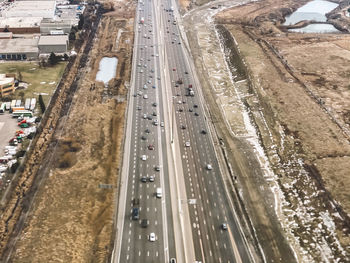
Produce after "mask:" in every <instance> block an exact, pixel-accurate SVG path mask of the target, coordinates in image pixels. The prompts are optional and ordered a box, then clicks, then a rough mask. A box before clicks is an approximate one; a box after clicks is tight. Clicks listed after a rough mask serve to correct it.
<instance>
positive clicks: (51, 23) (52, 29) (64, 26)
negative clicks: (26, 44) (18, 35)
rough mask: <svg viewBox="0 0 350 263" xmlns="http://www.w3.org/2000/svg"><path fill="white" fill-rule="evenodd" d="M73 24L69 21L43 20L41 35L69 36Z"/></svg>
mask: <svg viewBox="0 0 350 263" xmlns="http://www.w3.org/2000/svg"><path fill="white" fill-rule="evenodd" d="M71 29H72V23H71V21H69V20H52V19H43V20H42V21H41V23H40V33H41V34H42V35H63V34H67V35H69V33H70V31H71Z"/></svg>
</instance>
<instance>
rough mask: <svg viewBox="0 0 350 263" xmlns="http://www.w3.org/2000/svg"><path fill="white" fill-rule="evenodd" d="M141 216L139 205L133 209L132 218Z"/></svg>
mask: <svg viewBox="0 0 350 263" xmlns="http://www.w3.org/2000/svg"><path fill="white" fill-rule="evenodd" d="M139 218H140V214H139V209H138V208H137V207H135V208H133V209H132V220H138V219H139Z"/></svg>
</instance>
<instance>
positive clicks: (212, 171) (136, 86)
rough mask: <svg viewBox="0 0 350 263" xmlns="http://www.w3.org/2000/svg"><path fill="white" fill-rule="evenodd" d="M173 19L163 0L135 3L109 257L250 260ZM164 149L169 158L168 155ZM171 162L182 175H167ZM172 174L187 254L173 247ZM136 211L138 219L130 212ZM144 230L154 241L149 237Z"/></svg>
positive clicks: (121, 259) (118, 259) (119, 259)
mask: <svg viewBox="0 0 350 263" xmlns="http://www.w3.org/2000/svg"><path fill="white" fill-rule="evenodd" d="M179 19H180V17H179V15H178V12H177V8H176V6H175V4H174V3H172V1H170V0H167V1H160V0H154V1H150V0H145V2H139V3H138V7H137V16H136V21H137V23H136V24H135V33H136V34H135V46H134V55H133V72H132V81H131V89H130V100H129V107H128V120H127V131H126V141H125V152H124V159H123V172H122V179H121V191H120V197H119V207H118V218H117V236H116V242H115V243H116V247H115V251H114V255H113V262H169V261H170V259H171V258H177V259H178V262H182V261H183V262H194V261H198V262H250V261H251V257H250V253H249V251H248V249H247V246H246V243H245V240H244V238H243V237H242V235H241V231H240V229H239V225H238V223H237V220H236V217H235V214H234V211H233V209H232V204H231V203H230V199H229V197H228V194H227V190H226V188H225V184H224V181H223V178H222V175H221V172H220V168H219V164H218V161H217V156H216V153H215V150H214V145H213V141H212V139H211V135H210V130H209V128H208V126H207V119H206V117H205V111H204V108H203V105H204V99H203V97H202V95H201V91H200V87H199V83H198V81H196V78H195V72H194V69H193V66H191V65H192V64H190V63H189V58H188V55H187V52H186V50H185V49H184V43H183V38H182V36H181V33H180V31H179V27H178V23H179ZM190 87H191V88H192V89H193V91H194V96H191V95H190V93H189V91H190V90H189V88H190ZM164 109H168V111H167V112H165V111H164ZM166 134H167V135H168V136H166ZM169 134H170V135H169ZM169 138H170V139H169ZM174 145H176V147H175V146H174ZM169 148H172V149H173V152H174V155H176V156H177V158H175V159H176V160H175V159H173V158H171V157H170V156H169V154H168V153H169ZM174 149H175V150H174ZM176 149H177V150H176ZM177 160H180V161H177ZM170 162H174V164H173V166H174V167H175V169H174V170H179V169H181V173H176V172H175V173H174V171H173V168H171V167H173V166H171V165H170ZM156 167H159V169H156ZM169 169H170V170H169ZM157 170H159V171H157ZM179 174H181V176H183V178H181V179H182V180H184V185H185V187H184V189H180V190H178V191H183V192H184V193H185V196H186V200H178V201H180V202H186V204H187V205H188V211H189V217H188V220H185V222H182V224H187V225H188V226H189V228H188V229H191V235H189V233H186V232H185V231H182V233H181V235H182V239H183V240H185V239H186V238H188V237H189V236H191V242H193V247H192V250H193V253H192V254H191V253H190V251H188V250H190V249H189V248H187V252H184V251H186V248H185V249H184V251H182V250H181V251H180V249H178V250H177V251H176V248H179V247H183V246H184V245H183V244H182V245H181V244H179V243H181V241H178V240H176V238H175V236H176V235H177V234H178V233H175V228H174V220H175V218H176V215H175V214H174V213H173V212H174V211H175V212H179V211H176V210H174V207H176V205H175V204H174V203H175V202H174V201H173V200H174V196H173V198H171V196H170V193H171V192H174V191H173V189H170V187H174V186H173V185H171V183H170V182H172V180H173V178H171V176H179ZM152 177H154V182H152V180H151V181H150V178H152ZM169 177H170V178H169ZM143 181H145V182H143ZM157 188H161V189H162V197H161V198H157V197H156V194H155V193H156V189H157ZM171 190H172V191H171ZM171 201H173V202H171ZM135 208H137V209H138V210H139V216H138V218H133V216H132V213H133V209H135ZM172 208H173V209H172ZM179 213H181V212H179ZM143 219H146V220H148V222H149V224H148V226H147V227H142V226H141V222H142V220H143ZM185 219H186V218H185ZM223 225H225V226H227V229H224V228H223ZM182 226H183V225H182ZM182 229H184V227H183V228H182ZM151 233H154V234H155V237H156V240H155V241H150V240H149V239H150V237H149V235H150V234H151ZM183 242H185V241H183Z"/></svg>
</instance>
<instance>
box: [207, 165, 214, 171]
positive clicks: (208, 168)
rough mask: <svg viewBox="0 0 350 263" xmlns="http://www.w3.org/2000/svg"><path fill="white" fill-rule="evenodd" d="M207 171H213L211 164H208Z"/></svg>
mask: <svg viewBox="0 0 350 263" xmlns="http://www.w3.org/2000/svg"><path fill="white" fill-rule="evenodd" d="M207 170H209V171H210V170H213V166H211V164H209V163H208V164H207Z"/></svg>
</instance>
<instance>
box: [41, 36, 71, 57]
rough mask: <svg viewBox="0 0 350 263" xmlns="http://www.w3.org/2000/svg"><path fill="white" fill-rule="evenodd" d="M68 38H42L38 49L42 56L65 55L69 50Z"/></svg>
mask: <svg viewBox="0 0 350 263" xmlns="http://www.w3.org/2000/svg"><path fill="white" fill-rule="evenodd" d="M68 44H69V41H68V36H67V35H57V36H52V35H49V36H40V39H39V43H38V48H39V52H40V54H49V53H51V52H53V53H65V52H67V50H68Z"/></svg>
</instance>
